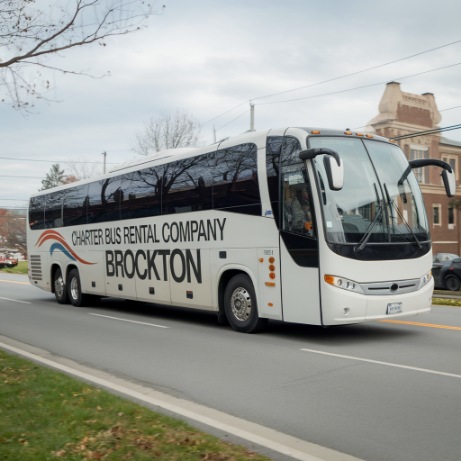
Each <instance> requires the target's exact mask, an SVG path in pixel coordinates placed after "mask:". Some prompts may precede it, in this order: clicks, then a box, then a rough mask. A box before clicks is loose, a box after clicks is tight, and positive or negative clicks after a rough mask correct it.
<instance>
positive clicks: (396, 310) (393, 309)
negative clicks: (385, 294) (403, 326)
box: [386, 303, 402, 315]
mask: <svg viewBox="0 0 461 461" xmlns="http://www.w3.org/2000/svg"><path fill="white" fill-rule="evenodd" d="M401 312H402V303H389V304H388V305H387V311H386V314H387V315H389V314H400V313H401Z"/></svg>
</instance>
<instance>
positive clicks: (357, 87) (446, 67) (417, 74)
mask: <svg viewBox="0 0 461 461" xmlns="http://www.w3.org/2000/svg"><path fill="white" fill-rule="evenodd" d="M459 65H461V62H457V63H456V64H449V65H447V66H442V67H437V68H435V69H429V70H425V71H422V72H418V73H416V74H411V75H405V76H403V77H397V78H395V79H393V80H395V81H399V80H405V79H407V78H411V77H417V76H419V75H424V74H429V73H431V72H436V71H438V70H444V69H449V68H451V67H455V66H459ZM388 82H389V80H386V81H382V82H378V83H370V84H368V85H361V86H356V87H354V88H346V89H344V90H337V91H331V92H329V93H321V94H313V95H310V96H302V97H299V98H293V99H285V100H283V101H272V102H260V103H259V104H258V105H259V106H263V105H269V104H281V103H285V102H293V101H301V100H303V99H312V98H320V97H323V96H332V95H334V94H340V93H347V92H349V91H355V90H362V89H364V88H371V87H372V86H380V85H384V84H386V83H388Z"/></svg>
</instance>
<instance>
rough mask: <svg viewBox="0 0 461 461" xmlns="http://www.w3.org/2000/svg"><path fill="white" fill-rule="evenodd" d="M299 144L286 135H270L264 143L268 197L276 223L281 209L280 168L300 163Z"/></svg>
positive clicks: (278, 223)
mask: <svg viewBox="0 0 461 461" xmlns="http://www.w3.org/2000/svg"><path fill="white" fill-rule="evenodd" d="M300 150H301V145H300V144H299V141H298V140H297V139H295V138H290V137H288V136H286V137H284V136H270V137H268V138H267V145H266V170H267V182H268V186H269V197H270V200H271V205H272V212H273V213H274V218H275V220H276V222H277V225H280V222H281V216H280V214H281V209H280V207H279V202H280V195H281V190H282V186H281V183H280V169H281V168H282V167H283V166H286V165H291V164H296V163H301V160H300V159H299V152H300Z"/></svg>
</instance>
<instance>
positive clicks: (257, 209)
mask: <svg viewBox="0 0 461 461" xmlns="http://www.w3.org/2000/svg"><path fill="white" fill-rule="evenodd" d="M256 155H257V150H256V146H255V145H254V144H242V145H240V146H235V147H233V148H230V149H225V150H220V151H218V152H216V167H215V168H214V169H213V205H214V208H215V209H220V210H226V211H232V212H237V213H244V214H255V215H260V214H261V199H260V196H259V187H258V176H257V162H256Z"/></svg>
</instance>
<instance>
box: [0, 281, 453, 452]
mask: <svg viewBox="0 0 461 461" xmlns="http://www.w3.org/2000/svg"><path fill="white" fill-rule="evenodd" d="M0 335H3V336H5V337H7V338H11V339H14V340H17V341H21V342H23V343H26V344H29V345H32V346H35V347H39V348H41V349H44V350H46V351H49V352H51V353H52V354H55V355H58V356H61V357H65V358H68V359H72V360H74V361H76V362H79V363H82V364H84V365H88V366H91V367H93V368H98V369H100V370H103V371H105V372H108V373H110V374H113V375H116V376H119V377H123V378H128V379H130V380H133V381H136V382H139V383H142V384H144V385H147V386H150V387H153V388H155V389H157V390H160V391H163V392H165V393H167V394H170V395H173V396H176V397H181V398H183V399H187V400H190V401H192V402H195V403H198V404H202V405H205V406H207V407H211V408H214V409H217V410H220V411H222V412H225V413H228V414H231V415H235V416H238V417H240V418H243V419H245V420H249V421H252V422H255V423H258V424H260V425H263V426H266V427H269V428H272V429H275V430H277V431H281V432H283V433H286V434H290V435H292V436H294V437H296V438H299V439H302V440H307V441H309V442H313V443H315V444H318V445H321V446H324V447H328V448H331V449H334V450H337V451H339V452H343V453H347V454H350V455H353V456H356V457H358V458H361V459H364V460H367V461H389V460H398V461H415V460H418V461H426V460H427V461H434V460H444V461H459V459H460V453H461V359H460V351H461V308H456V307H443V306H434V307H433V310H432V312H431V313H430V314H426V315H424V316H422V317H413V318H407V319H402V320H401V321H400V322H390V321H386V322H372V323H368V324H361V325H354V326H346V327H334V328H328V329H322V328H319V327H309V326H302V325H289V324H281V323H276V322H273V323H270V324H269V327H268V329H267V330H266V331H265V332H263V333H259V334H256V335H245V334H239V333H235V332H233V331H232V330H231V329H230V328H228V327H225V326H219V325H218V324H217V322H216V318H215V317H214V316H212V315H210V314H204V313H199V312H194V311H187V310H182V309H173V308H165V307H156V306H152V305H149V304H143V303H132V302H124V301H117V300H104V301H103V302H102V303H101V304H100V305H98V306H94V307H87V308H75V307H72V306H62V305H59V304H57V303H56V302H55V301H54V297H53V296H52V295H50V294H48V293H45V292H43V291H40V290H38V289H37V288H34V287H32V286H29V285H28V281H27V278H26V277H21V276H13V275H8V274H2V273H0Z"/></svg>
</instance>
